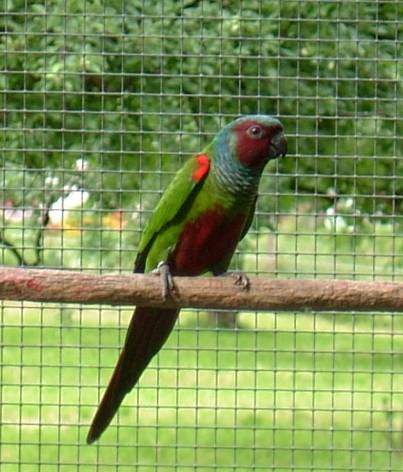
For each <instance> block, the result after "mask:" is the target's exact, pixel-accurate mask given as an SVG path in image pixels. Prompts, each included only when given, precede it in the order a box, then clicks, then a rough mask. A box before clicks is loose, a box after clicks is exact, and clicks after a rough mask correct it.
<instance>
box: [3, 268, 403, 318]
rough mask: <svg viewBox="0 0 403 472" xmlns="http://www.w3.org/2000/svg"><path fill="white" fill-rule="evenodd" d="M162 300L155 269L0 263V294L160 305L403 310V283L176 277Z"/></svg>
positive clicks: (16, 297) (6, 297) (36, 299)
mask: <svg viewBox="0 0 403 472" xmlns="http://www.w3.org/2000/svg"><path fill="white" fill-rule="evenodd" d="M174 282H175V292H174V293H173V296H172V297H171V298H169V299H168V300H166V301H164V300H163V298H162V296H161V285H160V280H159V278H158V277H157V276H156V275H149V274H148V275H143V274H133V275H115V274H109V275H97V274H89V273H84V272H73V271H64V270H63V271H61V270H48V269H22V268H13V267H2V268H0V299H3V300H26V301H34V302H66V303H81V304H103V305H149V306H156V307H174V306H175V307H183V308H212V309H220V308H227V309H231V310H272V311H274V310H275V311H301V310H304V311H306V310H313V311H403V283H394V282H363V281H351V280H304V279H293V280H284V279H270V278H263V277H251V278H250V288H249V289H248V290H242V289H241V288H240V287H239V286H237V285H235V283H234V279H233V278H232V277H175V279H174Z"/></svg>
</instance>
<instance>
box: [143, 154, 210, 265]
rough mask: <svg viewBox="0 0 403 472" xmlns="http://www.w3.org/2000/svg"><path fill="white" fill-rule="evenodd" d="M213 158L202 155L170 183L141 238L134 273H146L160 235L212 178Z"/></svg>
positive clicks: (179, 172)
mask: <svg viewBox="0 0 403 472" xmlns="http://www.w3.org/2000/svg"><path fill="white" fill-rule="evenodd" d="M209 168H210V159H209V157H208V155H207V154H204V153H203V154H199V155H197V156H196V157H193V158H191V159H189V160H188V161H186V162H185V164H184V165H183V167H182V168H181V169H180V170H179V171H178V172H177V173H176V175H175V177H174V178H173V180H172V181H171V182H170V184H169V185H168V187H167V188H166V190H165V192H164V193H163V195H162V197H161V200H160V201H159V202H158V204H157V206H156V208H155V210H154V211H153V213H152V215H151V218H150V219H149V221H148V223H147V225H146V227H145V229H144V231H143V234H142V236H141V239H140V244H139V248H138V254H137V257H136V261H135V264H134V272H144V268H145V264H146V260H147V255H148V253H149V251H150V248H151V246H152V244H153V242H154V239H155V238H156V236H157V235H158V234H159V233H160V232H161V230H163V229H164V228H165V227H166V226H167V225H169V224H170V222H172V221H173V220H174V219H175V218H177V217H178V216H179V215H180V213H181V210H182V209H183V208H184V207H185V206H186V204H187V203H188V202H189V201H190V200H191V199H192V198H194V196H195V195H196V193H197V192H198V191H199V189H200V187H201V185H202V183H203V182H204V180H205V178H206V177H207V175H208V172H209Z"/></svg>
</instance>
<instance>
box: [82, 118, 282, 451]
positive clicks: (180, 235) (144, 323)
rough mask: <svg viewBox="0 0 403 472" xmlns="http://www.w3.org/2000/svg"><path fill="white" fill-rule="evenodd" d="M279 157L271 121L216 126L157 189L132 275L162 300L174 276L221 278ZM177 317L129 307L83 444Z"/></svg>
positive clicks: (277, 132) (276, 124) (100, 427)
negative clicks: (155, 278) (153, 275)
mask: <svg viewBox="0 0 403 472" xmlns="http://www.w3.org/2000/svg"><path fill="white" fill-rule="evenodd" d="M286 152H287V140H286V137H285V134H284V128H283V125H282V124H281V122H280V121H279V120H278V119H277V118H276V117H274V116H271V115H244V116H241V117H240V118H238V119H236V120H234V121H232V122H231V123H229V124H227V125H226V126H224V127H223V128H222V129H221V130H220V131H219V132H218V133H217V134H216V136H215V137H214V138H213V140H212V141H211V142H210V143H209V144H208V145H207V146H206V147H205V148H204V149H203V151H201V152H200V153H198V154H196V155H195V156H193V157H191V158H190V159H188V160H187V161H186V162H185V163H184V165H183V166H182V167H181V168H180V169H179V171H178V172H177V173H176V175H175V176H174V178H173V179H172V180H171V182H170V183H169V185H168V187H167V188H166V190H165V191H164V193H163V195H162V197H161V199H160V200H159V202H158V204H157V205H156V207H155V209H154V211H153V213H152V215H151V217H150V219H149V221H148V223H147V224H146V226H145V229H144V230H143V233H142V236H141V238H140V243H139V247H138V254H137V257H136V260H135V264H134V272H135V273H144V272H157V273H158V274H159V276H160V278H161V287H162V294H163V296H164V298H165V299H166V297H168V296H169V294H170V293H171V291H172V290H174V285H173V278H172V277H174V276H198V275H202V274H205V273H210V274H212V275H213V276H219V275H225V274H227V273H228V272H227V269H228V266H229V264H230V261H231V258H232V255H233V254H234V252H235V249H236V246H237V244H238V242H239V241H240V240H241V239H242V238H243V237H244V236H245V234H246V233H247V231H248V229H249V227H250V225H251V223H252V219H253V215H254V211H255V206H256V200H257V195H258V185H259V182H260V178H261V175H262V171H263V169H264V167H265V165H266V163H267V162H268V161H270V160H273V159H275V158H277V157H280V156H281V157H284V156H285V155H286ZM239 274H241V276H240V277H236V283H238V284H240V285H242V286H243V287H244V288H247V285H248V279H247V277H246V275H245V274H242V273H239ZM239 274H238V275H239ZM179 311H180V310H179V309H177V308H151V307H146V306H137V307H136V309H135V311H134V313H133V316H132V318H131V320H130V323H129V327H128V330H127V334H126V338H125V341H124V346H123V349H122V351H121V353H120V356H119V358H118V361H117V364H116V366H115V369H114V371H113V374H112V377H111V379H110V381H109V385H108V387H107V389H106V391H105V393H104V395H103V398H102V400H101V402H100V404H99V406H98V409H97V411H96V413H95V416H94V418H93V421H92V424H91V426H90V429H89V432H88V435H87V443H88V444H91V443H93V442H94V441H96V440H97V439H98V438H99V437H100V436H101V434H102V433H103V432H104V431H105V429H106V428H107V427H108V425H109V424H110V422H111V421H112V419H113V417H114V415H115V414H116V412H117V410H118V408H119V406H120V404H121V403H122V401H123V399H124V397H125V396H126V394H128V393H129V392H130V391H131V390H132V389H133V387H134V386H135V385H136V383H137V382H138V380H139V378H140V376H141V374H142V373H143V371H144V370H145V369H146V367H147V365H148V364H149V363H150V361H151V359H152V358H153V357H154V356H155V355H156V354H157V353H158V352H159V350H160V349H161V347H162V346H163V345H164V343H165V341H166V340H167V338H168V336H169V334H170V332H171V331H172V329H173V327H174V325H175V322H176V320H177V318H178V314H179Z"/></svg>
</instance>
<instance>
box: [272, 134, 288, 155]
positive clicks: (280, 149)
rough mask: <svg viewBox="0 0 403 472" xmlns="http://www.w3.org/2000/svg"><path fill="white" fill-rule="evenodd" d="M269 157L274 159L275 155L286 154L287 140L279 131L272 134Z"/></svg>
mask: <svg viewBox="0 0 403 472" xmlns="http://www.w3.org/2000/svg"><path fill="white" fill-rule="evenodd" d="M270 148H271V151H272V152H271V156H270V157H271V159H275V158H276V157H280V156H281V157H285V156H286V154H287V140H286V138H285V136H284V133H283V132H282V131H281V132H279V133H277V134H276V135H275V136H273V138H272V140H271V143H270Z"/></svg>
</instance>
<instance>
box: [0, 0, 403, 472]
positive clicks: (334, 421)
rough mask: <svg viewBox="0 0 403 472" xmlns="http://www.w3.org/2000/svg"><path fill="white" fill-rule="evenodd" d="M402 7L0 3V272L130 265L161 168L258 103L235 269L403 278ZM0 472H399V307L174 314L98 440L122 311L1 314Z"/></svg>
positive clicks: (402, 341)
mask: <svg viewBox="0 0 403 472" xmlns="http://www.w3.org/2000/svg"><path fill="white" fill-rule="evenodd" d="M402 18H403V3H402V2H401V1H400V0H388V1H387V0H385V1H381V0H368V1H365V0H353V1H349V2H342V1H336V0H308V1H304V2H302V1H296V0H276V1H271V2H268V1H263V0H248V1H243V0H235V1H225V0H222V1H220V2H213V1H211V0H188V1H185V0H181V1H176V0H162V1H160V2H156V3H155V4H154V3H153V2H145V1H143V0H131V1H129V0H119V1H118V0H112V1H109V2H103V1H100V0H84V1H80V2H78V1H75V0H74V1H70V2H66V1H64V0H47V1H46V2H40V1H35V0H28V1H27V0H25V1H20V0H3V2H2V7H1V15H0V51H1V54H0V182H1V184H0V263H1V264H3V265H9V266H21V265H23V266H36V267H47V268H64V269H74V270H83V271H94V272H97V273H101V272H112V271H113V272H122V273H130V272H131V271H132V268H133V261H134V258H135V254H136V247H137V244H138V241H139V236H140V233H141V229H142V228H143V227H144V223H145V222H146V221H147V218H148V217H149V214H150V212H152V210H153V208H154V206H155V204H156V202H157V200H158V198H159V197H160V195H161V193H162V191H163V189H164V188H165V187H166V185H167V183H168V182H169V181H170V180H171V179H172V176H173V175H174V173H175V171H176V170H177V169H178V168H179V167H180V165H181V163H182V162H184V160H185V159H186V158H188V157H189V156H191V155H192V154H194V153H196V152H198V151H200V150H201V149H202V148H203V147H204V145H205V144H206V143H208V142H209V140H210V139H211V138H212V136H213V135H214V134H215V133H216V132H217V131H218V130H219V129H220V128H221V127H222V126H223V125H225V124H226V123H228V122H229V121H231V120H233V119H234V118H236V117H237V116H239V115H242V114H250V113H253V114H255V113H264V114H273V115H276V116H278V117H279V118H280V119H281V121H282V122H283V124H284V127H285V130H286V134H287V137H288V143H289V153H288V157H287V158H286V159H283V160H281V161H280V162H273V163H270V165H269V166H268V167H267V168H266V172H265V175H264V177H263V179H262V182H261V187H260V198H259V200H258V206H257V215H256V217H255V219H254V222H253V224H252V227H251V230H250V232H249V234H248V236H247V237H246V238H245V239H244V240H243V242H242V243H241V244H240V246H239V250H238V252H237V254H236V256H235V257H234V259H233V267H234V268H237V269H242V270H244V271H246V272H247V273H249V274H258V275H262V276H265V277H285V278H343V279H350V280H352V279H366V280H388V281H403V233H402V227H403V217H402V213H403V160H402V130H403V121H402V120H403V105H402V88H403V85H402V71H403V68H402V65H403V60H402V57H403V51H402V41H403V20H402ZM0 314H1V329H0V402H1V418H0V423H1V424H0V463H1V470H2V471H3V470H4V471H7V472H14V471H19V470H24V471H41V472H42V471H50V470H51V471H54V470H60V471H62V470H63V471H67V470H80V471H81V470H82V471H84V470H91V471H92V470H101V471H107V470H122V471H123V470H136V471H137V470H138V471H151V470H161V471H173V470H180V471H190V470H203V471H213V470H214V471H216V470H218V471H234V470H239V471H249V470H265V471H266V470H275V471H288V470H294V471H303V470H310V471H312V470H321V471H323V470H332V471H333V470H352V471H357V470H364V471H394V470H396V471H397V470H403V465H402V464H403V463H402V453H403V390H402V385H403V358H402V353H403V321H402V320H401V319H400V318H401V317H400V316H398V314H397V313H382V314H381V313H361V314H359V313H351V312H346V313H341V314H340V313H338V314H335V313H310V312H304V313H281V314H280V313H255V312H239V313H234V312H213V313H211V312H210V313H206V312H196V311H190V310H186V311H182V314H181V316H180V320H179V322H178V325H177V329H176V330H175V331H174V332H173V334H172V335H171V337H170V339H169V341H168V343H167V345H166V347H165V348H164V349H163V351H162V352H161V354H160V355H159V356H158V357H157V358H156V359H155V360H154V361H153V363H152V364H151V366H150V367H149V369H148V370H147V371H146V373H145V374H144V376H143V377H142V379H141V382H140V385H139V387H136V388H135V389H134V390H133V392H132V393H131V395H129V396H128V397H127V398H126V400H125V402H124V405H123V407H121V409H120V412H119V415H118V417H117V420H116V421H115V422H114V423H113V424H112V426H111V427H110V428H109V429H108V431H107V432H106V433H105V435H104V436H103V437H102V439H101V440H100V442H99V443H97V445H95V446H91V447H89V446H86V445H85V436H86V432H87V428H88V425H89V422H90V420H91V418H92V415H93V413H94V411H95V407H96V405H97V403H98V399H99V396H100V395H101V394H102V392H103V390H104V387H105V385H106V382H107V380H108V378H109V376H110V374H111V369H112V368H113V366H114V364H115V361H116V359H117V356H118V353H119V349H120V346H121V344H122V342H123V339H124V336H125V328H126V326H127V323H128V320H129V318H130V314H131V310H129V309H127V308H125V309H120V310H119V309H113V310H112V309H109V308H107V307H92V308H88V307H80V306H74V305H41V304H33V303H28V302H23V303H15V302H13V303H11V302H2V304H1V310H0Z"/></svg>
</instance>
